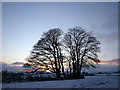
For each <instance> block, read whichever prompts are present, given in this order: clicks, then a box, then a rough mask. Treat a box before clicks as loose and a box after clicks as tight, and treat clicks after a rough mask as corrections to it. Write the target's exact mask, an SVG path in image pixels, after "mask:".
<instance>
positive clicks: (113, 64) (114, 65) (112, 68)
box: [90, 59, 120, 72]
mask: <svg viewBox="0 0 120 90" xmlns="http://www.w3.org/2000/svg"><path fill="white" fill-rule="evenodd" d="M118 62H120V59H113V60H108V61H101V63H100V64H96V65H95V66H96V68H95V69H93V68H92V69H90V72H117V71H118Z"/></svg>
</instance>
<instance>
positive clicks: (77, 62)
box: [63, 27, 100, 77]
mask: <svg viewBox="0 0 120 90" xmlns="http://www.w3.org/2000/svg"><path fill="white" fill-rule="evenodd" d="M63 41H64V44H65V47H66V49H67V50H66V51H67V52H68V53H67V54H68V55H69V59H71V61H72V63H73V64H72V66H73V76H74V77H75V76H78V77H79V76H80V74H81V70H82V67H83V66H85V67H89V66H92V67H95V66H94V64H95V63H98V62H100V60H99V59H98V55H97V53H98V52H100V47H99V45H100V42H99V41H97V39H96V37H94V36H93V35H92V33H91V32H85V30H83V29H82V28H80V27H76V28H71V29H69V31H68V32H67V33H66V34H65V35H64V40H63ZM85 67H84V68H85ZM76 73H77V75H76Z"/></svg>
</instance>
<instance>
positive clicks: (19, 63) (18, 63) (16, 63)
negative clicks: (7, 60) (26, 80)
mask: <svg viewBox="0 0 120 90" xmlns="http://www.w3.org/2000/svg"><path fill="white" fill-rule="evenodd" d="M21 64H24V63H23V62H14V63H12V64H11V65H21Z"/></svg>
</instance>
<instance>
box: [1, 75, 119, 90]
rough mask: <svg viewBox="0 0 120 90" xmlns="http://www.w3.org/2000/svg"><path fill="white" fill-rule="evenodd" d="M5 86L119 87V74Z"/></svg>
mask: <svg viewBox="0 0 120 90" xmlns="http://www.w3.org/2000/svg"><path fill="white" fill-rule="evenodd" d="M2 87H3V88H118V76H86V77H85V79H74V80H56V81H36V82H21V83H3V84H2Z"/></svg>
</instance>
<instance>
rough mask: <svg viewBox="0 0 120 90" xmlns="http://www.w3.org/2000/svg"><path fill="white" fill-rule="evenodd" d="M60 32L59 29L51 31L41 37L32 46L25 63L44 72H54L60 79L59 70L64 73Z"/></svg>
mask: <svg viewBox="0 0 120 90" xmlns="http://www.w3.org/2000/svg"><path fill="white" fill-rule="evenodd" d="M61 34H62V31H61V30H60V29H59V28H55V29H51V30H49V31H48V32H46V33H44V34H43V35H42V38H41V39H40V40H39V41H38V42H37V44H35V45H34V47H33V50H32V52H31V55H30V57H29V58H28V59H27V61H28V62H29V63H30V65H31V66H32V67H34V68H35V67H39V68H41V69H44V70H49V71H51V72H55V73H56V74H57V77H58V78H59V77H60V70H61V66H62V72H63V75H65V73H64V65H63V58H64V57H63V54H62V51H61V46H62V44H61V42H60V36H61Z"/></svg>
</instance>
